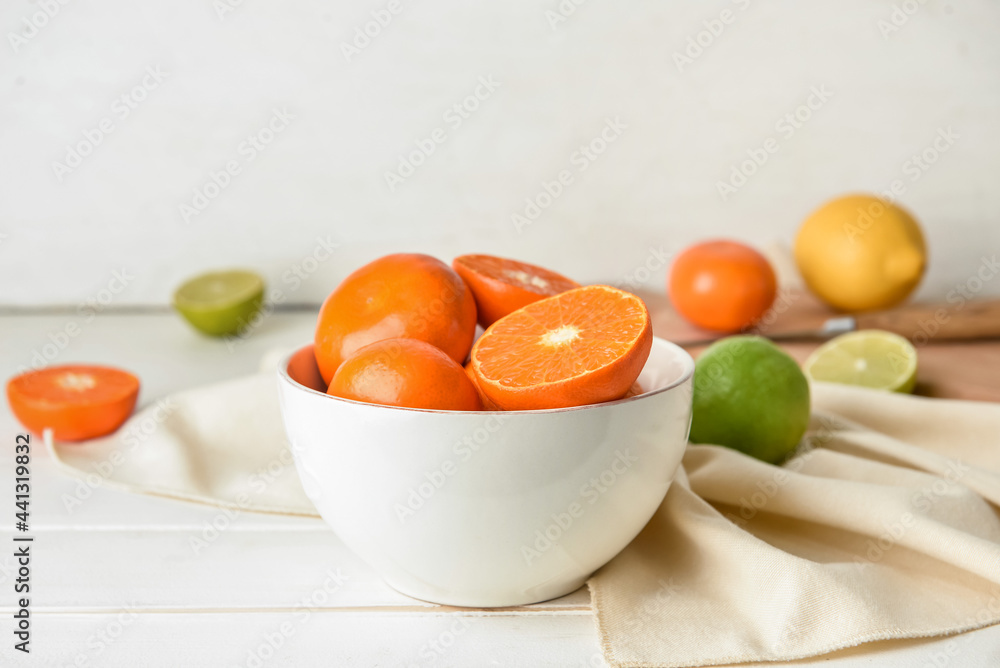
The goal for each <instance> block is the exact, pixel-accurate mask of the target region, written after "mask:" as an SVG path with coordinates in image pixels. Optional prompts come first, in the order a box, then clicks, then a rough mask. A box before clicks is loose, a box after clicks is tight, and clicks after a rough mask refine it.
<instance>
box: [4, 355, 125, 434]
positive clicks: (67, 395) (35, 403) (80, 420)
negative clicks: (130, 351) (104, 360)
mask: <svg viewBox="0 0 1000 668" xmlns="http://www.w3.org/2000/svg"><path fill="white" fill-rule="evenodd" d="M138 396H139V379H138V378H136V377H135V376H133V375H132V374H130V373H129V372H127V371H122V370H121V369H115V368H112V367H106V366H96V365H89V364H74V365H65V366H53V367H46V368H44V369H38V370H35V371H28V372H27V373H23V374H21V375H20V376H15V377H14V378H12V379H11V380H10V381H9V382H8V383H7V400H8V401H9V402H10V408H11V410H12V411H13V413H14V415H15V416H17V419H18V420H19V421H20V422H21V424H23V425H24V426H25V427H27V428H28V429H30V430H31V431H33V432H35V433H37V434H41V433H42V432H43V431H44V430H45V429H52V435H53V436H54V437H55V438H56V439H58V440H60V441H82V440H85V439H88V438H96V437H98V436H104V435H106V434H110V433H111V432H113V431H114V430H116V429H118V427H120V426H121V425H122V423H123V422H125V420H126V419H127V418H128V416H129V415H131V414H132V409H133V408H135V401H136V399H137V398H138Z"/></svg>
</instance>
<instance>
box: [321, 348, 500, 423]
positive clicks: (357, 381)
mask: <svg viewBox="0 0 1000 668" xmlns="http://www.w3.org/2000/svg"><path fill="white" fill-rule="evenodd" d="M327 394H332V395H334V396H337V397H342V398H344V399H352V400H354V401H364V402H366V403H370V404H382V405H385V406H404V407H407V408H429V409H437V410H448V411H478V410H482V408H483V406H482V403H481V402H480V400H479V391H478V390H477V389H476V386H475V385H474V384H473V382H472V381H471V380H469V377H468V376H467V375H466V373H465V369H463V368H462V365H461V364H459V363H458V362H456V361H455V360H453V359H452V358H451V357H449V356H448V355H447V354H446V353H445V352H444V351H443V350H441V349H440V348H435V347H434V346H432V345H431V344H429V343H426V342H425V341H418V340H417V339H405V338H404V339H383V340H382V341H376V342H375V343H371V344H369V345H367V346H364V347H363V348H360V349H359V350H357V351H356V352H355V353H354V354H353V355H351V356H350V357H348V358H347V359H346V360H344V363H343V364H341V365H340V367H339V368H338V369H337V373H335V374H334V375H333V380H332V381H331V382H330V387H329V389H328V390H327Z"/></svg>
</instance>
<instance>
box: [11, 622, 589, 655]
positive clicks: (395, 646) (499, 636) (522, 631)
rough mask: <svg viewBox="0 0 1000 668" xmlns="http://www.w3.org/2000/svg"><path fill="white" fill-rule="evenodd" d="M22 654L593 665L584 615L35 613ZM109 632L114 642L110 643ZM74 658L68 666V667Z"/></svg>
mask: <svg viewBox="0 0 1000 668" xmlns="http://www.w3.org/2000/svg"><path fill="white" fill-rule="evenodd" d="M33 633H34V636H33V640H32V654H31V656H30V658H25V657H18V656H14V657H12V659H13V661H12V663H10V664H8V663H6V662H4V661H3V659H4V658H5V657H7V656H11V654H12V650H11V649H10V647H9V643H6V642H5V643H4V646H3V647H2V648H0V663H2V664H3V665H13V666H18V667H20V666H24V667H26V668H37V667H38V666H59V667H62V666H73V665H78V666H88V667H89V666H100V667H101V668H135V667H138V666H142V667H148V668H158V667H161V666H162V667H164V668H176V667H177V666H184V667H185V668H200V667H202V666H204V667H206V668H208V667H211V668H220V667H223V666H225V667H229V666H232V667H236V666H244V667H255V666H268V667H272V666H295V667H297V668H308V667H310V666H322V667H323V668H329V667H330V666H338V667H339V666H400V667H404V668H409V667H413V666H435V667H436V668H446V667H449V666H455V667H462V668H469V667H470V666H533V667H534V666H537V667H539V668H544V667H547V666H552V667H556V666H558V667H559V668H566V667H567V666H574V667H575V666H588V667H589V666H602V665H605V664H604V663H603V661H602V660H601V658H600V655H599V652H598V647H597V641H596V638H595V635H594V628H593V621H592V620H591V619H590V617H589V616H587V615H565V616H554V617H553V616H549V617H544V618H537V619H535V618H533V619H531V620H525V619H524V618H521V617H517V616H509V615H507V616H499V615H498V616H488V617H475V616H470V615H463V614H455V613H452V614H440V615H412V614H400V613H362V614H358V613H329V612H312V613H310V612H308V611H299V612H287V613H266V614H254V613H245V614H142V613H135V614H133V613H132V612H130V611H128V610H121V611H118V612H116V613H114V614H106V615H81V614H69V615H38V616H36V617H35V619H34V630H33ZM112 635H114V636H115V637H114V638H113V639H112V637H111V636H112ZM74 662H75V663H74Z"/></svg>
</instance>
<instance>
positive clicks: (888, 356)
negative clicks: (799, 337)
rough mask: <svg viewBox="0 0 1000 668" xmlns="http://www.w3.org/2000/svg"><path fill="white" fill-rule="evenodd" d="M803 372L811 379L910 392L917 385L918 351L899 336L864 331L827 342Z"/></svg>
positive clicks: (873, 330)
mask: <svg viewBox="0 0 1000 668" xmlns="http://www.w3.org/2000/svg"><path fill="white" fill-rule="evenodd" d="M803 371H804V372H805V374H806V376H808V377H809V378H811V379H812V380H820V381H826V382H829V383H843V384H845V385H861V386H862V387H871V388H874V389H878V390H889V391H891V392H911V391H913V386H914V385H915V384H916V382H917V350H916V349H915V348H914V347H913V344H911V343H910V342H909V341H907V340H906V339H905V338H903V337H902V336H899V335H898V334H893V333H891V332H885V331H882V330H880V329H865V330H861V331H859V332H849V333H847V334H841V335H840V336H838V337H837V338H835V339H831V340H829V341H827V342H826V343H824V344H823V345H822V346H820V347H819V348H817V349H816V350H815V351H814V352H813V354H812V355H810V356H809V359H807V360H806V363H805V364H804V365H803Z"/></svg>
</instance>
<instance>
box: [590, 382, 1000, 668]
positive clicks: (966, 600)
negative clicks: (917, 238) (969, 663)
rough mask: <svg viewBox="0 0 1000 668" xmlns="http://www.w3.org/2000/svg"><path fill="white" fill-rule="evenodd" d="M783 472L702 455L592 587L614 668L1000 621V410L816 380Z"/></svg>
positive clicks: (740, 659) (735, 659) (786, 656)
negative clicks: (803, 430) (800, 435)
mask: <svg viewBox="0 0 1000 668" xmlns="http://www.w3.org/2000/svg"><path fill="white" fill-rule="evenodd" d="M813 399H814V400H813V406H814V413H813V418H812V423H811V425H810V430H809V432H808V434H807V437H806V439H805V440H804V443H803V445H802V447H800V449H799V451H798V453H797V454H796V455H795V457H793V458H792V459H791V460H789V461H788V462H786V463H785V464H784V465H783V466H781V467H778V466H772V465H770V464H765V463H763V462H760V461H758V460H756V459H752V458H750V457H747V456H745V455H743V454H741V453H739V452H737V451H735V450H731V449H729V448H723V447H719V446H712V445H692V446H690V447H689V449H688V452H687V454H686V455H685V458H684V464H683V465H684V471H685V474H684V475H679V476H678V479H677V480H676V481H675V483H674V485H672V486H671V488H670V491H669V492H668V494H667V497H666V499H664V502H663V504H662V505H661V507H660V509H659V510H658V511H657V513H656V515H655V516H654V518H653V520H652V521H650V523H649V525H647V527H646V528H645V529H644V530H643V532H642V533H641V534H640V535H639V536H638V537H637V538H636V540H634V541H633V542H632V544H630V545H629V546H628V547H627V548H625V550H624V551H623V552H622V553H621V554H619V555H618V556H617V557H616V558H615V559H614V560H613V561H612V562H611V563H609V564H608V565H607V566H605V567H604V568H603V569H601V570H600V571H598V573H597V574H596V575H595V576H594V577H593V578H591V580H590V583H589V584H590V588H591V592H592V595H593V601H594V610H595V615H596V620H597V627H598V633H599V636H600V641H601V646H602V649H603V651H604V654H605V659H606V660H607V661H608V663H610V664H611V665H614V666H642V667H648V666H703V665H719V664H738V663H748V662H759V661H781V660H791V659H797V658H804V657H809V656H815V655H820V654H825V653H828V652H831V651H834V650H837V649H841V648H845V647H852V646H855V645H858V644H861V643H865V642H870V641H875V640H887V639H894V638H918V637H927V636H935V635H945V634H950V633H957V632H960V631H965V630H970V629H974V628H979V627H981V626H987V625H990V624H995V623H997V622H998V621H1000V508H998V503H1000V498H998V495H1000V474H998V473H997V472H998V471H1000V406H998V405H994V404H977V403H973V402H959V401H947V400H940V399H933V400H932V399H922V398H917V397H910V396H900V395H893V394H886V393H882V392H876V391H872V390H864V389H858V388H852V387H846V386H838V385H829V384H822V383H820V384H816V385H815V386H814V387H813Z"/></svg>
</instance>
